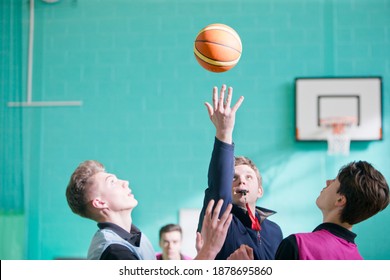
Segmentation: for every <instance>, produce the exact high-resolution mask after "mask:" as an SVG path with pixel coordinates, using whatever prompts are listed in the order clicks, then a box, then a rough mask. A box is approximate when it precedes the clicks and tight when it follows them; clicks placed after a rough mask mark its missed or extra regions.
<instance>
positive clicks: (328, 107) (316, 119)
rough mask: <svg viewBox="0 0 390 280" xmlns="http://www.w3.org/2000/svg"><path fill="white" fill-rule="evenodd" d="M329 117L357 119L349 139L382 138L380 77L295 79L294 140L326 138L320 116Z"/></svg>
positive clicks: (370, 139)
mask: <svg viewBox="0 0 390 280" xmlns="http://www.w3.org/2000/svg"><path fill="white" fill-rule="evenodd" d="M329 117H337V118H340V117H355V118H356V119H357V124H356V125H352V126H351V127H350V128H349V129H348V133H349V134H350V137H351V141H373V140H382V135H383V131H382V78H381V77H348V78H296V79H295V127H296V133H295V139H296V141H326V140H327V135H328V133H329V128H326V127H325V126H321V125H320V119H323V118H329Z"/></svg>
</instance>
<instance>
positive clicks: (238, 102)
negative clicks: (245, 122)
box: [232, 96, 244, 113]
mask: <svg viewBox="0 0 390 280" xmlns="http://www.w3.org/2000/svg"><path fill="white" fill-rule="evenodd" d="M243 101H244V96H240V98H239V99H238V100H237V102H236V104H234V106H233V108H232V112H233V113H235V112H236V111H237V110H238V108H240V106H241V104H242V102H243Z"/></svg>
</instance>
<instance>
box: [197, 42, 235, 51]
mask: <svg viewBox="0 0 390 280" xmlns="http://www.w3.org/2000/svg"><path fill="white" fill-rule="evenodd" d="M197 42H201V43H210V44H214V45H219V46H223V47H227V48H229V49H232V50H235V51H236V52H238V53H241V52H240V51H239V50H237V49H236V48H232V47H231V46H227V45H224V44H219V43H215V42H210V41H207V40H196V41H195V43H197ZM196 49H197V50H198V48H196ZM198 51H199V50H198Z"/></svg>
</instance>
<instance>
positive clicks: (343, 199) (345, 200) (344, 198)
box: [336, 195, 347, 207]
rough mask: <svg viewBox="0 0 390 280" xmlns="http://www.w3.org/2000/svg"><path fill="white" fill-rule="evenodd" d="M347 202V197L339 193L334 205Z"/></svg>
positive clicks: (341, 204)
mask: <svg viewBox="0 0 390 280" xmlns="http://www.w3.org/2000/svg"><path fill="white" fill-rule="evenodd" d="M346 203H347V198H346V197H345V196H344V195H339V197H338V198H337V200H336V206H338V207H343V206H345V204H346Z"/></svg>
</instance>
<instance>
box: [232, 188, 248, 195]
mask: <svg viewBox="0 0 390 280" xmlns="http://www.w3.org/2000/svg"><path fill="white" fill-rule="evenodd" d="M248 192H249V191H248V190H245V189H241V190H237V191H235V193H236V194H242V195H246V194H247V193H248Z"/></svg>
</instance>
